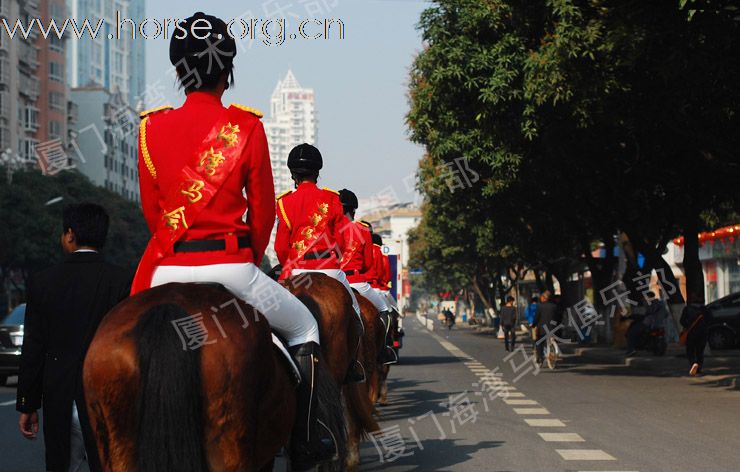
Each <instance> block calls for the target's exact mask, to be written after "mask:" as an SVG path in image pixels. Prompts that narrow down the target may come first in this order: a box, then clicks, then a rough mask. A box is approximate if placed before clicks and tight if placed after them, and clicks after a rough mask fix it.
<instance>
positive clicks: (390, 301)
mask: <svg viewBox="0 0 740 472" xmlns="http://www.w3.org/2000/svg"><path fill="white" fill-rule="evenodd" d="M375 291H376V292H378V293H379V294H380V296H381V297H383V300H385V303H386V304H387V305H388V306H389V307H391V308H392V309H394V310H396V311H398V303H396V299H395V298H393V295H391V292H390V291H388V290H380V289H379V288H376V289H375Z"/></svg>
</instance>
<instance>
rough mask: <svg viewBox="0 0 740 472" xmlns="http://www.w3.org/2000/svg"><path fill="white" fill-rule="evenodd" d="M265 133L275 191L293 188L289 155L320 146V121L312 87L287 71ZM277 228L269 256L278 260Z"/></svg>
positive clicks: (273, 100) (272, 103) (274, 98)
mask: <svg viewBox="0 0 740 472" xmlns="http://www.w3.org/2000/svg"><path fill="white" fill-rule="evenodd" d="M264 124H265V134H266V135H267V142H268V144H269V146H270V160H271V161H272V176H273V180H274V182H275V192H276V194H278V195H279V194H281V193H283V192H285V191H287V190H290V189H292V188H293V181H292V180H291V178H290V172H289V171H288V154H289V153H290V150H291V149H293V148H294V147H295V146H297V145H299V144H303V143H308V144H313V145H318V120H317V119H316V106H315V102H314V92H313V89H310V88H303V87H301V84H299V83H298V80H297V79H296V78H295V76H294V75H293V71H291V70H288V73H287V74H286V75H285V78H284V79H283V80H278V83H277V85H276V86H275V90H274V91H273V92H272V98H270V116H269V117H268V118H266V119H265V120H264ZM275 232H276V228H273V230H272V235H271V237H270V245H269V246H268V247H267V253H266V255H267V257H269V258H270V260H271V262H272V263H277V256H276V254H275V251H274V249H273V246H274V244H275Z"/></svg>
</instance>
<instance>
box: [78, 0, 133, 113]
mask: <svg viewBox="0 0 740 472" xmlns="http://www.w3.org/2000/svg"><path fill="white" fill-rule="evenodd" d="M67 5H68V13H69V16H70V17H71V18H74V19H76V20H77V21H83V20H84V19H86V18H87V19H90V21H97V19H100V18H103V19H105V23H104V24H103V25H102V26H101V28H100V31H99V33H98V34H97V37H96V38H94V39H91V38H90V37H89V36H88V37H83V38H82V39H77V38H75V37H72V38H69V39H67V42H68V44H67V48H66V49H67V64H68V68H67V80H68V83H69V86H70V87H73V88H78V87H85V86H88V85H98V86H102V87H104V88H105V89H108V90H110V91H119V92H121V94H122V95H123V97H124V99H125V100H126V102H127V103H129V104H131V105H132V106H134V107H138V108H143V103H141V104H139V102H143V98H144V91H145V83H146V76H145V73H144V72H145V53H144V48H145V43H146V41H145V40H144V39H143V38H141V37H140V36H139V31H138V29H136V28H133V27H132V22H133V23H134V24H135V25H138V24H139V23H141V22H142V21H143V20H144V18H145V17H144V14H145V11H144V0H128V1H125V2H122V1H120V0H68V1H67ZM117 13H120V20H121V21H120V27H119V24H118V18H117ZM127 19H129V20H131V21H125V20H127ZM132 28H133V32H132ZM109 35H112V36H109ZM119 35H120V37H119ZM110 37H113V38H115V39H112V40H111V39H109V38H110Z"/></svg>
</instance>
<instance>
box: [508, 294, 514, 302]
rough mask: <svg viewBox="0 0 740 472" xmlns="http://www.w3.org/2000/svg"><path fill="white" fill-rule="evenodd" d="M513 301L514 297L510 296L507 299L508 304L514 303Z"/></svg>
mask: <svg viewBox="0 0 740 472" xmlns="http://www.w3.org/2000/svg"><path fill="white" fill-rule="evenodd" d="M513 301H514V297H512V296H511V295H509V296H508V297H506V302H507V303H508V302H513Z"/></svg>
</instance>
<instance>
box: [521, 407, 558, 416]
mask: <svg viewBox="0 0 740 472" xmlns="http://www.w3.org/2000/svg"><path fill="white" fill-rule="evenodd" d="M514 413H516V414H517V415H549V414H550V412H549V411H547V408H514Z"/></svg>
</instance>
